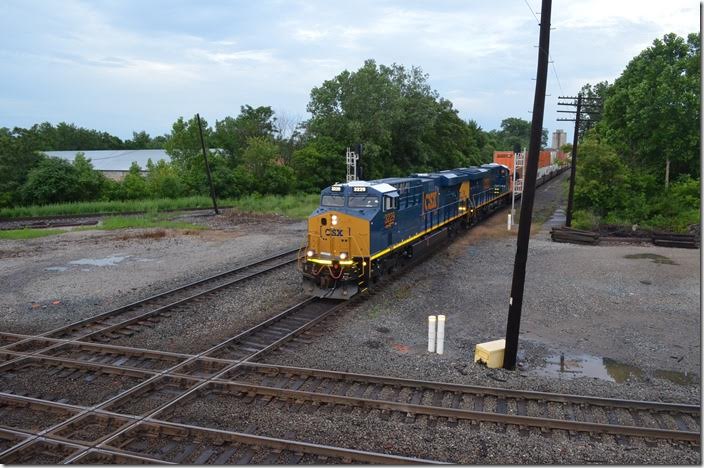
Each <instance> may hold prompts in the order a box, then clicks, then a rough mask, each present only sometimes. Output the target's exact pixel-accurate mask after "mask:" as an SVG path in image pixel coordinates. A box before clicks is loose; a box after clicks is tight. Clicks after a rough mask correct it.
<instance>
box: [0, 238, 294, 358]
mask: <svg viewBox="0 0 704 468" xmlns="http://www.w3.org/2000/svg"><path fill="white" fill-rule="evenodd" d="M298 250H299V249H292V250H287V251H284V252H280V253H277V254H275V255H272V256H270V257H267V258H265V259H262V260H257V261H255V262H251V263H248V264H246V265H243V266H240V267H237V268H234V269H232V270H229V271H225V272H223V273H218V274H215V275H211V276H208V277H206V278H203V279H200V280H197V281H193V282H191V283H187V284H185V285H182V286H179V287H176V288H173V289H169V290H167V291H164V292H161V293H159V294H154V295H152V296H149V297H146V298H144V299H140V300H138V301H135V302H132V303H129V304H126V305H124V306H121V307H118V308H115V309H112V310H109V311H106V312H103V313H100V314H97V315H94V316H91V317H87V318H85V319H81V320H77V321H75V322H72V323H70V324H68V325H62V326H61V327H58V328H54V329H52V330H49V331H46V332H43V333H41V334H39V335H33V338H60V336H54V335H58V334H60V333H63V332H65V331H68V330H71V329H73V328H76V327H80V326H83V325H85V324H88V323H90V322H95V321H97V320H100V319H103V318H109V317H114V316H118V315H121V314H123V313H125V312H127V311H128V310H130V309H134V308H136V307H141V306H143V305H146V304H147V303H149V302H152V301H156V300H160V299H163V298H164V297H166V296H169V295H173V294H176V293H179V292H183V291H185V290H187V289H190V288H193V287H195V286H199V285H202V284H204V283H208V282H211V281H215V280H218V279H222V278H226V277H228V276H232V275H236V274H239V273H242V272H244V271H246V270H248V269H251V268H254V267H256V266H259V265H261V264H263V263H267V262H270V261H272V260H276V259H279V258H282V257H286V256H289V255H292V254H295V255H297V254H298ZM296 260H297V258H295V259H292V260H289V261H287V262H286V263H285V264H288V263H293V262H294V261H296ZM279 266H281V265H280V264H277V265H274V266H273V267H271V268H270V269H267V270H264V271H262V272H258V273H259V274H261V273H264V272H266V271H270V270H271V269H273V268H277V267H279ZM255 276H256V275H255ZM250 277H251V276H246V277H244V278H240V279H238V280H236V281H234V282H231V283H225V285H230V284H234V283H236V282H238V281H244V280H246V279H249V278H250ZM225 285H223V287H224V286H225ZM207 292H212V291H211V290H208V291H206V292H204V294H206V293H207ZM197 296H198V295H195V296H190V298H191V299H192V298H194V297H197ZM171 305H173V304H171ZM20 343H21V342H17V343H11V345H17V344H20ZM0 348H2V347H0Z"/></svg>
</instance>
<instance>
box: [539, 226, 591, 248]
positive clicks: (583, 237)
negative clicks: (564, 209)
mask: <svg viewBox="0 0 704 468" xmlns="http://www.w3.org/2000/svg"><path fill="white" fill-rule="evenodd" d="M550 236H551V237H552V240H553V242H569V243H571V244H587V245H597V244H598V243H599V234H598V233H596V232H592V231H583V230H582V229H573V228H569V227H565V226H561V227H553V228H552V229H551V230H550Z"/></svg>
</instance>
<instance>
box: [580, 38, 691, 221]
mask: <svg viewBox="0 0 704 468" xmlns="http://www.w3.org/2000/svg"><path fill="white" fill-rule="evenodd" d="M700 57H701V50H700V37H699V34H689V35H688V36H687V38H683V37H680V36H678V35H676V34H667V35H665V36H663V38H662V39H656V40H654V41H653V44H652V46H650V47H648V48H646V49H645V50H643V51H642V52H641V53H640V54H638V55H637V56H636V57H634V58H633V59H632V60H631V61H630V62H629V63H628V65H627V66H626V68H625V69H624V71H623V73H621V75H620V76H619V77H618V78H617V79H616V80H615V81H614V82H613V83H608V82H601V83H597V84H596V85H593V86H592V85H591V84H586V85H585V86H584V87H583V88H582V93H583V94H584V95H585V96H588V97H600V98H602V100H603V110H602V111H601V112H600V113H599V112H595V111H593V112H590V113H589V115H587V119H586V121H585V123H584V124H583V127H582V128H581V129H580V131H581V132H582V134H583V144H582V145H581V147H580V149H579V150H578V158H577V161H578V164H577V180H576V185H575V199H574V202H575V208H576V209H577V210H578V211H576V212H575V222H576V224H577V225H580V226H582V227H593V226H595V225H597V224H619V225H624V224H625V225H641V226H645V227H652V228H661V229H673V230H678V231H683V230H686V229H688V227H690V226H692V225H698V224H699V220H700V218H699V205H700V176H701V175H700V156H699V148H700V138H701V135H700V132H699V125H700V120H699V118H700V117H699V116H700V113H699V112H700V109H699V100H700V89H701V88H700V86H701V70H700V66H699V65H700Z"/></svg>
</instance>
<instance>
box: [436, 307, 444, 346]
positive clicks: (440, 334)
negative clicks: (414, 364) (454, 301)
mask: <svg viewBox="0 0 704 468" xmlns="http://www.w3.org/2000/svg"><path fill="white" fill-rule="evenodd" d="M444 349H445V316H444V315H438V343H437V353H438V354H442V352H443V350H444Z"/></svg>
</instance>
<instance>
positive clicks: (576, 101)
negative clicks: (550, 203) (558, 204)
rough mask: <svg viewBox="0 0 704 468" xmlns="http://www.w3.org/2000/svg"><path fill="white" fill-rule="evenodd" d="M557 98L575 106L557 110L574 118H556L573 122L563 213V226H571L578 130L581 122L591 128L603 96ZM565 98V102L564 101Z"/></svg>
mask: <svg viewBox="0 0 704 468" xmlns="http://www.w3.org/2000/svg"><path fill="white" fill-rule="evenodd" d="M558 99H562V100H563V102H558V103H557V105H558V106H571V107H576V110H558V111H557V112H560V113H563V114H574V118H571V119H557V120H558V121H560V122H574V137H573V140H572V156H571V159H572V164H571V169H570V192H569V196H568V197H567V213H566V214H565V226H566V227H570V226H572V204H573V199H574V181H575V174H576V171H577V143H578V142H579V137H580V132H581V131H582V128H581V127H580V125H581V124H583V123H584V122H586V123H587V128H586V129H585V130H584V131H586V130H589V129H590V128H591V125H592V122H593V121H594V120H595V119H593V118H592V117H594V116H595V117H597V118H598V117H600V116H601V105H602V102H603V98H600V97H586V96H582V93H579V94H578V95H577V96H576V97H574V96H560V97H559V98H558ZM565 100H567V102H566V101H565ZM584 113H587V114H588V115H589V118H587V119H585V116H584V115H583V114H584Z"/></svg>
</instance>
